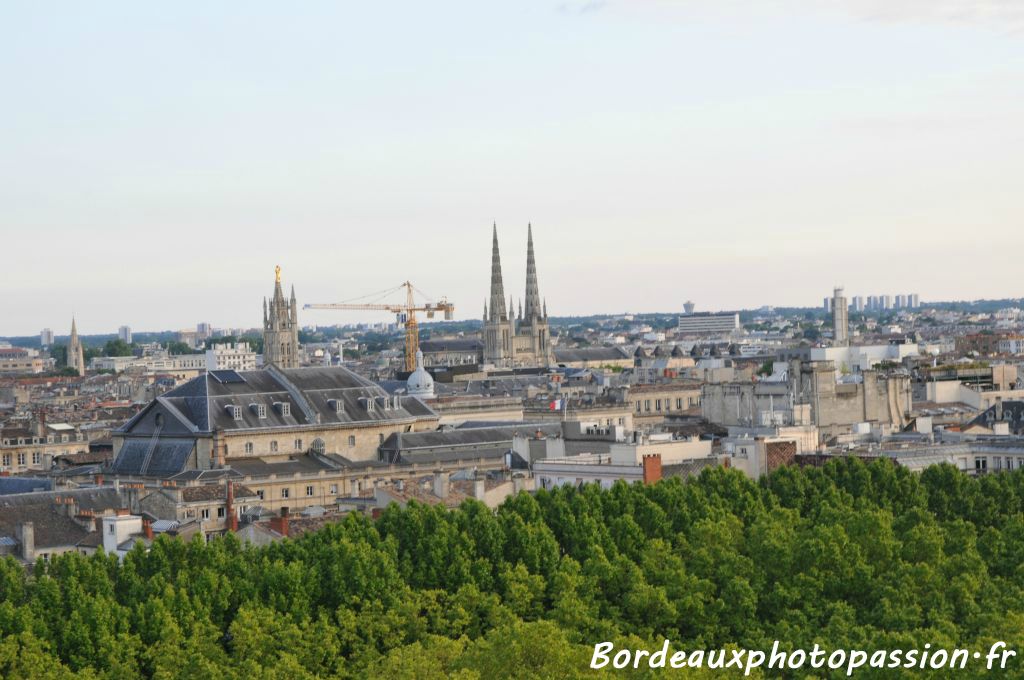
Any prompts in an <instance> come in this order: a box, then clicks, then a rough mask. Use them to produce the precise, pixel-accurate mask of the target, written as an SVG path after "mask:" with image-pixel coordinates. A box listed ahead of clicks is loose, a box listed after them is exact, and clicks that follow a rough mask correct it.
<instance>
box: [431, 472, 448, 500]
mask: <svg viewBox="0 0 1024 680" xmlns="http://www.w3.org/2000/svg"><path fill="white" fill-rule="evenodd" d="M434 495H435V496H437V497H438V498H448V473H447V472H445V471H444V470H434Z"/></svg>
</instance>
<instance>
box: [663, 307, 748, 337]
mask: <svg viewBox="0 0 1024 680" xmlns="http://www.w3.org/2000/svg"><path fill="white" fill-rule="evenodd" d="M739 330H740V315H739V313H737V312H719V313H711V312H697V313H695V314H686V315H684V316H681V317H679V319H678V321H677V323H676V333H678V334H679V335H730V334H732V333H737V332H738V331H739Z"/></svg>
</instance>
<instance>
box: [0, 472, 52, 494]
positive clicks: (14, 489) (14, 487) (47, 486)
mask: <svg viewBox="0 0 1024 680" xmlns="http://www.w3.org/2000/svg"><path fill="white" fill-rule="evenodd" d="M52 490H53V480H52V479H46V478H45V477H0V496H7V495H9V494H14V493H31V492H32V491H52Z"/></svg>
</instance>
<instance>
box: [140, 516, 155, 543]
mask: <svg viewBox="0 0 1024 680" xmlns="http://www.w3.org/2000/svg"><path fill="white" fill-rule="evenodd" d="M142 533H143V534H145V535H146V538H148V539H149V540H151V541H152V540H153V522H151V521H150V519H149V518H148V517H143V518H142Z"/></svg>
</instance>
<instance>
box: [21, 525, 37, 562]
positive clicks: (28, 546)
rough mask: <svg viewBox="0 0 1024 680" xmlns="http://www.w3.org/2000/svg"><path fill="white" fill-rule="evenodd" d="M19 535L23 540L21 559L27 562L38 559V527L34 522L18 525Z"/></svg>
mask: <svg viewBox="0 0 1024 680" xmlns="http://www.w3.org/2000/svg"><path fill="white" fill-rule="evenodd" d="M18 533H19V534H20V536H19V537H18V538H19V539H20V540H21V559H23V560H25V561H26V562H35V561H36V529H35V525H34V524H32V522H22V523H21V524H19V525H18Z"/></svg>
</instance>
